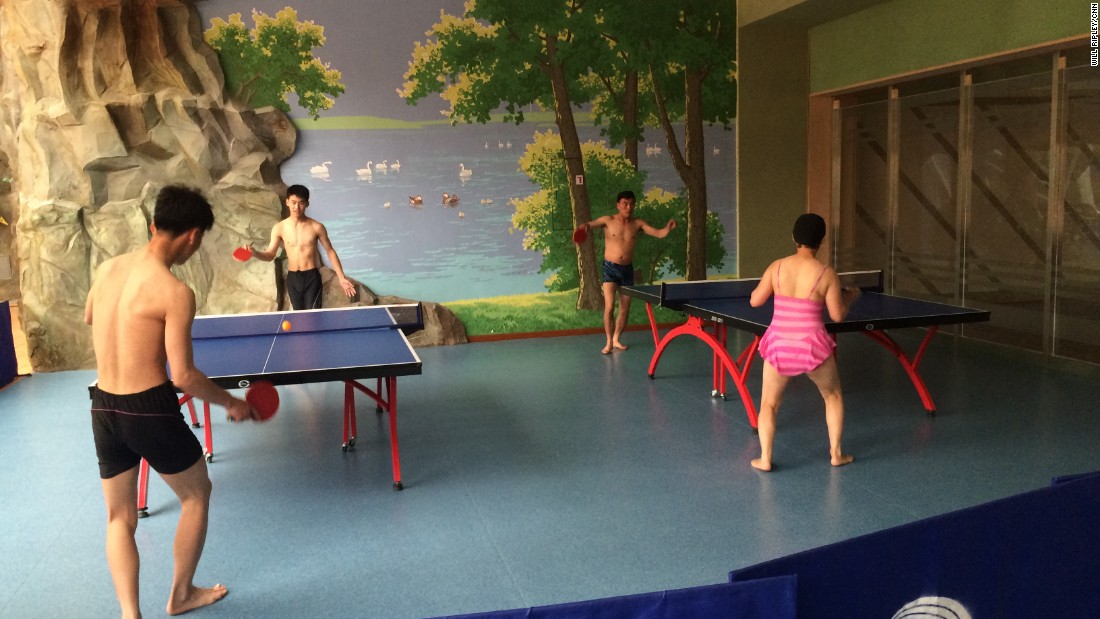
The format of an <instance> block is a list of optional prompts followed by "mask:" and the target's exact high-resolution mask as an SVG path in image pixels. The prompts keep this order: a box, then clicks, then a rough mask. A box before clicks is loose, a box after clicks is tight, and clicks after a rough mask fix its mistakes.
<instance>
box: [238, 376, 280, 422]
mask: <svg viewBox="0 0 1100 619" xmlns="http://www.w3.org/2000/svg"><path fill="white" fill-rule="evenodd" d="M244 399H245V401H246V402H248V403H249V404H250V405H252V408H253V409H255V411H256V413H257V414H259V416H260V421H267V420H268V419H271V418H272V417H273V416H275V411H277V410H279V390H278V389H276V388H275V385H272V384H271V383H269V382H267V381H266V380H256V381H252V386H251V387H249V388H248V391H246V392H245V394H244Z"/></svg>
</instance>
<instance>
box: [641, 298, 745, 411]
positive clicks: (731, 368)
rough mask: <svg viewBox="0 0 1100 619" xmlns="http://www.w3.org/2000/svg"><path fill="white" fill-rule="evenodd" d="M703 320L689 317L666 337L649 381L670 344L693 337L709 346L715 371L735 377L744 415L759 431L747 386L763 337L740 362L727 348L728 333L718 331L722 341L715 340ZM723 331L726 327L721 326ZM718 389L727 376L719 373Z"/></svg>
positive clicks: (651, 366)
mask: <svg viewBox="0 0 1100 619" xmlns="http://www.w3.org/2000/svg"><path fill="white" fill-rule="evenodd" d="M704 322H705V321H704V320H703V319H702V318H699V317H697V316H688V319H687V322H685V323H684V324H682V325H680V326H678V327H675V328H674V329H672V330H670V331H669V332H668V333H666V334H665V336H664V338H662V339H661V341H660V343H658V344H657V350H655V351H654V352H653V358H652V359H651V360H650V362H649V377H650V378H653V376H654V374H655V373H656V371H657V363H659V362H660V360H661V355H662V354H663V353H664V352H665V348H668V345H669V343H671V342H672V340H674V339H676V338H678V337H680V336H682V335H690V336H693V337H696V338H698V339H700V340H702V341H703V342H705V343H706V344H707V346H710V348H711V350H712V351H713V353H714V359H715V361H714V363H715V367H719V366H720V367H722V368H724V369H725V371H726V372H729V374H730V376H732V377H733V383H734V385H736V386H737V392H738V394H739V395H740V396H741V402H742V404H744V405H745V414H746V415H747V416H748V418H749V425H751V426H752V427H753V428H756V405H755V404H754V403H753V401H752V394H750V393H749V388H748V386H747V385H746V384H745V381H746V379H747V378H748V374H749V369H750V368H751V367H752V361H753V356H754V355H755V353H756V349H757V347H758V346H759V345H760V337H759V336H756V337H754V338H753V341H752V343H751V344H749V345H748V347H746V348H745V350H743V351H741V354H740V355H739V356H738V357H737V361H736V362H734V360H733V359H732V358H731V357H730V354H729V351H727V350H726V347H725V333H724V329H718V330H717V331H718V332H720V333H721V336H720V337H716V336H715V335H713V334H711V333H710V332H708V331H707V329H706V325H705V324H704ZM722 327H724V325H722ZM717 382H718V383H719V385H720V386H721V387H722V388H723V389H724V385H725V376H724V372H722V373H720V377H719V378H718V381H717Z"/></svg>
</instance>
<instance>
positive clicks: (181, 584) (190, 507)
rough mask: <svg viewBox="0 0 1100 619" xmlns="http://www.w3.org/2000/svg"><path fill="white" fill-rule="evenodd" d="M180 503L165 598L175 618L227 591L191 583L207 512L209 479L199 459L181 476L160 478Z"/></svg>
mask: <svg viewBox="0 0 1100 619" xmlns="http://www.w3.org/2000/svg"><path fill="white" fill-rule="evenodd" d="M161 477H163V478H164V481H165V482H167V484H168V486H169V487H171V488H172V491H173V492H175V493H176V496H177V497H179V500H180V521H179V525H177V527H176V540H175V544H174V545H173V548H172V551H173V557H174V567H175V569H174V571H173V574H172V592H171V593H170V594H169V595H168V608H167V611H168V614H169V615H179V614H182V613H185V612H187V611H189V610H194V609H196V608H199V607H202V606H208V605H210V604H213V603H214V602H217V601H218V600H220V599H222V598H223V597H225V594H226V593H228V592H229V591H228V590H227V589H226V588H225V587H224V586H222V585H220V584H218V585H214V586H213V587H210V588H202V587H196V586H195V584H194V583H193V582H192V580H193V579H194V577H195V569H196V568H197V567H198V565H199V559H200V558H201V557H202V548H203V545H204V544H205V543H206V525H207V519H208V516H209V513H210V512H209V508H210V489H211V485H210V477H209V476H208V475H207V473H206V460H205V459H204V458H199V459H198V461H197V462H195V464H193V465H191V467H190V468H188V469H187V470H185V471H183V472H182V473H176V474H174V475H161Z"/></svg>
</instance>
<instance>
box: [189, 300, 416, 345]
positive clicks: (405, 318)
mask: <svg viewBox="0 0 1100 619" xmlns="http://www.w3.org/2000/svg"><path fill="white" fill-rule="evenodd" d="M423 320H424V319H423V308H422V306H421V304H420V303H407V304H393V305H369V306H352V307H341V308H331V309H320V310H305V311H298V312H270V313H263V314H238V315H225V316H203V317H199V318H196V319H195V323H194V326H193V327H192V329H191V335H192V337H193V338H195V339H200V338H223V337H245V336H254V335H289V334H302V333H315V332H320V331H351V330H360V329H401V330H402V331H405V332H406V333H411V332H414V331H416V330H419V329H421V328H423V326H424V322H423Z"/></svg>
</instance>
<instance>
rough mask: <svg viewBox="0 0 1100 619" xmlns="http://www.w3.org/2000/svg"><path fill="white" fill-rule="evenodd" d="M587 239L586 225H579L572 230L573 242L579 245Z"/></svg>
mask: <svg viewBox="0 0 1100 619" xmlns="http://www.w3.org/2000/svg"><path fill="white" fill-rule="evenodd" d="M587 238H588V224H581V225H579V226H577V227H576V228H574V229H573V242H574V243H576V244H578V245H580V244H581V243H583V242H584V241H585V240H586V239H587Z"/></svg>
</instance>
